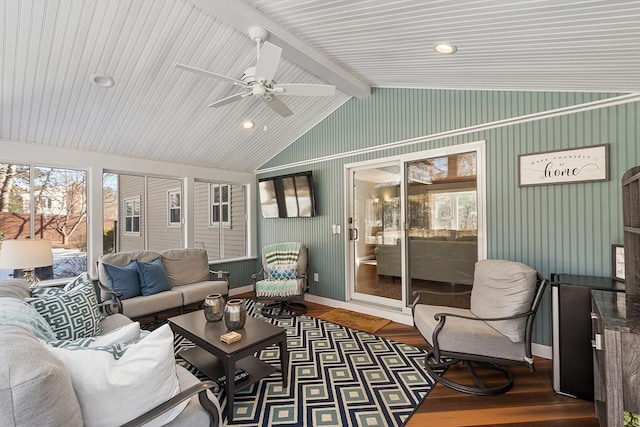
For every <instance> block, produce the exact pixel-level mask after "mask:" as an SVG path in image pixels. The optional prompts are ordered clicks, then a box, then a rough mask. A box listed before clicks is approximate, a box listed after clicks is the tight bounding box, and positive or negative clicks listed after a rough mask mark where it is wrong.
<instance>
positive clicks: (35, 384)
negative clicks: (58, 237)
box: [0, 279, 221, 427]
mask: <svg viewBox="0 0 640 427" xmlns="http://www.w3.org/2000/svg"><path fill="white" fill-rule="evenodd" d="M29 296H30V292H29V288H28V283H27V282H26V281H24V280H21V279H13V280H4V281H0V299H1V298H14V299H20V300H22V299H24V298H28V297H29ZM131 323H132V321H131V320H130V319H129V318H127V317H125V316H123V315H121V314H114V315H112V316H109V317H106V318H104V319H102V321H101V327H102V334H106V333H108V332H110V331H114V330H115V329H117V328H120V327H123V326H126V325H129V324H131ZM45 346H46V344H43V343H42V342H41V341H40V340H38V338H36V335H35V334H34V332H33V331H32V330H30V329H29V328H28V327H25V326H20V325H16V324H15V322H12V321H9V320H5V321H4V322H0V360H2V363H0V425H2V426H6V427H14V426H15V427H21V426H24V427H27V426H29V427H30V426H39V427H46V426H51V427H53V426H65V427H74V426H82V425H83V424H85V425H86V424H91V422H90V420H84V421H83V414H82V411H81V408H80V404H79V401H78V397H77V395H76V390H75V389H74V387H73V385H72V381H71V376H70V373H69V372H68V370H67V368H66V366H65V365H64V364H63V362H62V361H60V360H59V359H58V358H56V357H55V356H54V355H53V354H52V353H51V352H50V351H49V350H47V349H46V347H45ZM176 369H177V376H178V381H179V385H180V393H179V394H178V395H176V396H174V397H173V398H172V399H170V400H169V401H167V402H165V403H164V404H161V405H160V407H156V408H154V409H152V410H150V411H148V412H147V413H145V414H143V415H142V416H140V417H138V418H137V419H136V420H134V421H133V424H132V425H142V424H144V423H145V422H147V421H148V419H147V418H148V417H154V416H157V415H159V412H161V411H162V409H163V406H167V407H169V408H172V407H175V406H176V405H178V404H179V403H180V402H184V401H185V400H189V403H188V404H187V406H186V407H185V408H184V410H183V411H182V412H181V413H180V415H179V416H178V417H177V418H175V419H174V420H173V421H171V422H170V423H169V424H166V425H167V426H217V425H220V424H221V413H220V406H219V404H218V402H217V399H216V398H215V397H214V396H213V395H212V394H211V392H210V391H208V389H209V388H212V387H215V383H213V382H212V381H205V382H201V381H200V380H198V379H197V378H196V377H195V376H194V375H193V374H191V373H190V372H188V371H187V370H186V369H184V368H183V367H181V366H179V365H176ZM105 392H106V393H108V390H105ZM201 402H203V403H204V405H206V406H207V407H208V409H209V411H207V410H205V409H204V408H203V405H202V403H201ZM96 404H97V405H99V404H100V402H96ZM113 410H115V411H117V410H118V408H113ZM87 421H89V422H87Z"/></svg>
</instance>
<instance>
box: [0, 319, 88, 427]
mask: <svg viewBox="0 0 640 427" xmlns="http://www.w3.org/2000/svg"><path fill="white" fill-rule="evenodd" d="M0 360H2V363H0V425H2V426H7V427H9V426H10V427H14V426H44V427H57V426H69V427H75V426H82V414H81V412H80V405H79V404H78V400H77V398H76V395H75V393H74V390H73V387H72V385H71V378H70V376H69V373H68V371H67V369H66V368H65V366H64V365H63V364H62V362H60V361H59V360H58V359H57V358H56V357H54V356H53V355H52V354H51V353H50V352H49V351H47V349H46V348H45V346H43V345H42V344H41V343H40V342H39V341H38V340H37V339H36V338H35V337H34V336H33V335H31V334H30V333H29V332H28V331H27V330H26V329H23V328H21V327H17V326H12V325H6V324H0Z"/></svg>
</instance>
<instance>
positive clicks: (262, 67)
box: [255, 42, 282, 83]
mask: <svg viewBox="0 0 640 427" xmlns="http://www.w3.org/2000/svg"><path fill="white" fill-rule="evenodd" d="M281 55H282V49H281V48H279V47H278V46H276V45H274V44H271V43H269V42H264V43H263V44H262V48H261V49H260V58H259V59H258V63H257V64H256V73H255V76H256V80H258V81H260V80H264V81H265V82H267V83H268V82H270V81H271V80H273V76H274V75H275V74H276V70H277V69H278V63H279V62H280V56H281Z"/></svg>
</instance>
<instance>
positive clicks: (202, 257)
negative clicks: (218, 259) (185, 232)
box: [160, 248, 209, 286]
mask: <svg viewBox="0 0 640 427" xmlns="http://www.w3.org/2000/svg"><path fill="white" fill-rule="evenodd" d="M160 256H161V258H162V264H163V265H164V268H165V270H166V272H167V276H168V277H169V282H170V283H171V285H172V286H175V285H188V284H190V283H196V282H203V281H205V280H209V258H208V256H207V251H206V250H204V249H197V248H190V249H168V250H165V251H162V252H160Z"/></svg>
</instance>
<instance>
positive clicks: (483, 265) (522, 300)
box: [470, 259, 537, 342]
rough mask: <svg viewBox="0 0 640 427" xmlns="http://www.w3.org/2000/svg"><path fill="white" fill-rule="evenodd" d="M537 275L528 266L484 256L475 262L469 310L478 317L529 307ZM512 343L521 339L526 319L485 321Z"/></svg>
mask: <svg viewBox="0 0 640 427" xmlns="http://www.w3.org/2000/svg"><path fill="white" fill-rule="evenodd" d="M536 283H537V274H536V271H535V270H534V269H533V268H531V267H529V266H528V265H525V264H521V263H519V262H514V261H508V260H495V259H487V260H482V261H478V262H477V263H476V268H475V274H474V279H473V288H472V290H471V300H470V304H471V305H470V308H471V312H473V314H475V315H476V316H478V317H485V318H491V317H508V316H513V315H516V314H521V313H526V312H527V311H528V310H529V309H531V304H532V302H533V297H534V295H535V292H536ZM487 323H488V324H489V325H490V326H491V327H492V328H494V329H495V330H496V331H498V332H500V333H501V334H503V335H505V336H506V337H508V338H509V339H510V340H511V341H513V342H521V341H523V340H524V332H525V326H526V318H525V317H521V318H519V319H514V320H499V321H492V322H487Z"/></svg>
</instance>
